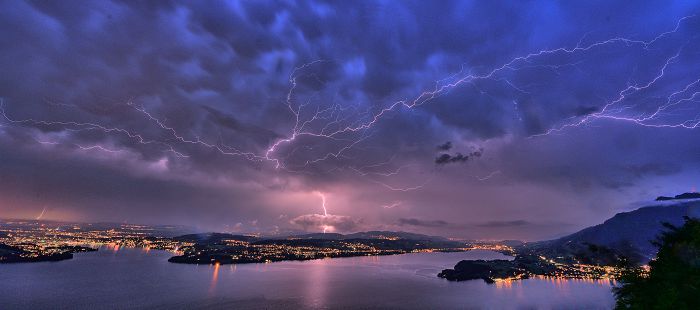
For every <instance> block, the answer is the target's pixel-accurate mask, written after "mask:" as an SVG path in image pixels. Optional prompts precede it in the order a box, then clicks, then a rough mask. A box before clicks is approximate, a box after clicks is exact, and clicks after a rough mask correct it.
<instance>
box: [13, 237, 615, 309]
mask: <svg viewBox="0 0 700 310" xmlns="http://www.w3.org/2000/svg"><path fill="white" fill-rule="evenodd" d="M170 256H172V254H171V253H168V252H164V251H157V250H146V249H134V248H121V249H116V248H113V247H102V248H100V250H99V251H98V252H92V253H80V254H75V257H74V259H72V260H66V261H61V262H42V263H27V264H6V265H0V308H1V309H144V308H148V309H210V308H213V309H351V308H353V309H354V308H362V309H385V308H399V309H609V308H612V307H613V305H614V298H613V295H612V293H611V290H610V289H611V284H610V283H609V282H607V281H593V280H553V279H528V280H524V281H514V282H509V283H497V284H491V285H488V284H486V283H484V282H483V281H481V280H476V281H466V282H449V281H446V280H444V279H440V278H437V276H436V274H437V273H438V272H439V271H441V270H442V269H444V268H451V267H453V266H454V265H455V264H456V263H457V262H459V261H460V260H462V259H498V258H501V259H508V257H507V256H504V255H502V254H500V253H496V252H490V251H471V252H459V253H417V254H404V255H393V256H375V257H353V258H335V259H322V260H313V261H303V262H278V263H270V264H246V265H221V266H206V265H183V264H173V263H168V262H167V259H168V258H169V257H170Z"/></svg>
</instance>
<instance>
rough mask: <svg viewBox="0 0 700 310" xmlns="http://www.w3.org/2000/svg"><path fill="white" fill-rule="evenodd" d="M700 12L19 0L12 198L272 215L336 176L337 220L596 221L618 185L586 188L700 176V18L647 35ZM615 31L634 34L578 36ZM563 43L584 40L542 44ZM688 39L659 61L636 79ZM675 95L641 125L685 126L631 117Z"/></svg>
mask: <svg viewBox="0 0 700 310" xmlns="http://www.w3.org/2000/svg"><path fill="white" fill-rule="evenodd" d="M697 12H700V4H698V3H695V2H652V3H645V5H638V4H634V3H627V2H614V1H592V2H588V3H586V5H581V4H580V3H572V2H552V1H534V2H517V3H511V2H494V1H481V2H468V1H445V2H441V3H440V4H439V5H437V4H435V3H433V2H429V1H406V2H365V1H360V2H355V1H347V2H332V1H329V2H326V1H295V2H278V1H248V2H227V1H221V2H219V1H214V2H207V3H199V2H185V1H159V2H152V3H151V2H136V1H100V2H89V3H83V2H78V1H62V2H60V4H58V3H56V2H51V1H10V2H7V3H4V4H3V9H2V10H0V45H1V46H3V48H2V49H0V68H3V74H2V75H0V97H1V98H2V99H3V112H5V113H4V115H2V116H5V117H6V118H5V117H2V116H0V147H1V149H0V154H2V159H3V160H0V181H1V182H2V184H3V188H5V189H7V188H12V190H11V191H10V190H6V191H5V192H4V193H3V199H5V197H9V198H6V199H8V200H10V199H11V200H13V201H15V202H16V203H13V205H14V207H12V210H13V211H12V212H11V215H13V216H14V215H16V216H25V214H24V213H22V212H23V211H22V210H23V209H22V208H20V207H18V206H20V205H22V203H21V202H22V201H31V204H27V205H32V206H34V205H42V204H60V205H65V206H71V207H70V208H69V209H70V210H72V211H73V213H71V214H72V215H71V216H73V217H76V218H77V217H80V214H90V216H84V217H85V218H99V219H110V218H113V217H115V214H116V215H120V214H122V213H123V214H127V213H130V214H134V216H133V217H134V220H138V219H139V218H141V219H144V220H148V221H155V220H157V218H158V216H157V215H158V214H171V216H170V217H169V218H167V219H166V218H164V219H163V221H174V222H178V221H179V222H188V221H191V220H192V219H193V218H199V219H201V222H202V223H212V224H217V225H218V224H231V223H238V222H241V223H248V222H250V221H252V220H254V219H259V221H260V222H259V223H258V224H257V225H256V227H262V226H264V225H268V226H270V225H278V224H279V225H282V224H289V223H287V221H285V223H279V222H275V220H273V219H275V218H277V217H278V215H279V213H281V212H284V213H285V214H289V215H290V218H294V217H295V216H299V215H303V214H309V213H311V212H313V210H311V209H310V208H317V207H318V206H317V204H316V203H317V201H316V200H314V199H317V197H315V196H314V195H312V194H310V193H312V192H314V191H317V190H323V191H325V192H328V193H331V194H334V195H335V201H334V203H335V204H336V205H334V207H335V208H336V209H333V212H334V213H337V214H347V215H348V216H349V217H350V218H343V217H340V218H336V217H334V219H335V220H334V221H333V222H332V223H330V224H333V225H331V226H334V227H335V226H337V227H338V229H348V230H352V229H354V228H358V227H360V226H353V224H352V223H353V221H352V220H351V218H355V217H358V216H359V215H362V217H363V218H371V220H372V221H374V222H373V223H371V224H372V225H375V226H381V225H395V224H396V223H397V219H398V218H401V219H403V225H410V226H413V227H415V228H416V229H420V228H421V227H429V228H430V227H432V228H435V229H436V231H437V232H439V231H440V229H442V228H445V227H444V226H450V225H442V223H439V221H438V222H434V221H424V220H421V218H423V217H426V218H432V217H433V216H435V214H439V216H440V217H442V218H465V217H472V216H474V217H475V218H474V220H475V221H478V220H479V219H480V218H481V219H491V218H494V216H496V214H488V212H487V211H483V210H493V212H498V213H501V214H512V212H517V211H518V210H519V209H520V208H524V207H522V205H528V207H529V208H531V209H532V210H533V211H540V212H542V214H541V215H542V216H545V215H546V216H553V217H561V218H564V219H567V220H568V218H566V217H567V216H574V215H572V214H576V216H578V217H579V218H580V221H581V222H584V221H587V223H588V222H594V221H593V220H594V219H595V220H600V219H602V218H604V217H606V216H607V215H609V214H604V213H603V212H598V211H600V210H599V209H596V208H607V209H606V210H605V211H606V212H608V213H609V212H610V210H612V207H611V205H612V204H613V203H619V200H615V199H610V198H607V199H608V200H606V201H595V202H591V201H587V200H585V197H583V196H584V194H586V195H589V196H586V197H609V193H610V191H613V192H614V193H616V195H623V196H625V198H629V199H641V198H642V197H641V196H642V194H641V193H650V192H652V191H655V190H659V188H657V187H659V186H666V187H670V188H663V189H664V190H666V191H672V190H674V189H676V188H686V187H688V186H686V185H687V184H686V183H689V182H690V180H693V179H697V176H696V175H693V174H694V171H698V170H697V168H698V165H699V164H700V161H699V160H698V157H697V154H698V153H700V149H699V148H700V138H699V137H700V136H698V135H697V132H696V130H697V129H696V130H692V129H687V128H680V127H683V126H685V127H692V125H693V124H695V123H694V122H693V121H692V119H694V115H697V114H698V110H697V105H696V104H695V103H696V102H695V101H696V99H697V98H695V97H693V96H691V95H692V94H693V93H695V92H697V91H700V89H699V88H698V84H692V83H693V81H695V80H696V79H697V78H698V76H697V72H698V70H699V69H700V61H698V54H697V53H694V52H693V51H695V50H698V49H699V48H700V40H698V38H697V36H696V34H697V33H698V30H699V29H700V18H689V19H685V20H683V21H682V23H680V24H678V25H679V27H678V29H676V30H677V31H674V32H672V33H667V35H664V36H662V37H659V38H658V39H657V40H655V41H654V42H653V44H651V45H644V44H639V41H640V40H647V41H648V40H652V39H653V38H655V37H656V36H658V35H659V34H662V33H666V32H668V31H670V30H674V27H676V25H677V22H678V20H679V19H680V18H681V17H683V16H689V15H692V14H696V13H697ZM620 37H626V38H630V40H629V41H619V42H617V41H616V42H613V43H610V44H602V45H596V46H595V47H594V48H588V49H583V48H581V47H585V46H588V45H590V44H592V43H593V42H597V41H601V40H606V39H608V38H620ZM635 42H636V43H635ZM576 46H579V49H574V48H575V47H576ZM557 47H564V48H566V49H568V50H569V51H571V52H565V51H563V50H558V51H556V52H543V53H539V52H538V51H541V50H542V49H545V48H550V49H554V48H557ZM675 54H678V56H677V57H676V58H674V59H673V61H670V62H669V66H668V68H666V70H664V76H663V77H662V78H659V79H658V83H655V84H654V85H652V86H651V87H645V88H643V89H642V90H640V91H636V90H635V91H632V89H636V88H634V87H632V88H631V89H630V90H629V91H623V90H625V89H626V88H628V87H630V86H631V85H637V88H639V85H645V84H646V83H649V82H650V81H652V80H654V77H656V76H657V75H658V74H659V70H660V69H661V68H662V67H663V66H664V64H665V63H666V61H667V60H668V59H669V57H671V56H673V55H675ZM523 55H535V56H532V57H529V58H528V59H526V60H524V59H522V58H520V60H517V59H518V58H516V57H518V56H523ZM514 59H516V60H515V61H513V60H514ZM474 77H476V78H474ZM454 84H459V86H458V87H449V86H448V85H454ZM686 86H688V88H687V92H683V93H678V91H679V90H682V89H684V88H685V87H686ZM436 90H437V91H438V92H437V93H436V95H432V94H430V92H431V91H436ZM443 90H444V91H443ZM621 91H622V93H621ZM421 94H423V95H421ZM621 94H622V95H623V96H622V97H624V98H621ZM427 99H429V100H427ZM674 99H679V100H680V99H682V100H680V101H676V100H674ZM616 100H620V101H619V104H614V105H612V106H608V104H609V103H611V102H615V101H616ZM396 102H401V103H404V104H396ZM666 103H673V104H672V105H669V106H667V107H666V108H665V109H664V110H663V111H662V112H663V113H661V116H662V118H661V119H658V120H655V122H651V123H650V124H646V125H651V126H655V125H658V126H663V125H667V124H668V123H674V124H682V125H683V126H676V127H678V128H668V126H666V128H652V127H644V126H640V125H639V124H638V123H636V122H632V121H626V120H625V118H626V117H627V118H629V117H638V116H640V115H641V116H643V115H649V114H650V113H653V112H654V111H655V110H656V108H658V107H659V106H660V105H664V104H666ZM414 104H415V105H414ZM600 113H606V114H605V116H606V117H600V118H590V119H586V117H590V116H595V115H598V114H600ZM378 115H380V116H378ZM689 115H690V116H692V117H689ZM689 119H690V120H689ZM297 120H299V121H298V122H297ZM367 124H372V125H371V126H369V125H367ZM565 124H571V125H574V126H568V127H567V126H564V125H565ZM347 128H351V129H352V130H346V131H343V129H347ZM553 128H555V129H557V128H561V129H562V130H555V131H551V132H550V130H551V129H553ZM336 131H341V132H342V133H341V134H337V135H334V136H332V137H328V136H327V134H328V133H329V132H336ZM300 132H305V133H307V134H299V133H300ZM547 132H550V134H548V135H546V136H542V137H533V135H538V134H543V133H547ZM447 139H449V140H450V141H449V142H447V143H444V144H442V145H439V146H437V151H438V152H439V154H438V157H437V158H435V160H434V163H432V162H427V161H426V158H433V157H434V156H435V155H436V153H435V152H436V146H435V144H436V143H435V141H445V140H447ZM275 142H278V143H277V144H276V147H275V148H274V150H273V151H270V150H271V145H273V143H275ZM462 145H479V146H482V145H483V146H484V147H485V148H488V149H489V152H488V153H487V154H483V156H482V151H481V150H477V151H467V150H460V151H462V153H458V152H455V151H456V150H455V148H456V147H454V146H462ZM475 157H481V158H480V160H478V161H473V162H472V163H470V164H469V165H465V169H459V170H460V171H452V170H457V169H452V170H450V169H436V168H435V165H436V164H437V165H439V166H443V165H446V164H449V163H464V162H467V161H470V159H473V158H475ZM76 171H78V172H76ZM396 171H399V173H395V172H396ZM465 171H466V172H465ZM494 171H499V173H498V175H497V176H496V177H493V178H487V179H483V178H482V177H481V176H487V175H492V173H493V172H494ZM482 179H483V180H482ZM428 181H429V182H428ZM659 184H662V185H659ZM417 185H419V186H417ZM412 188H420V190H419V191H415V190H405V189H412ZM504 188H507V189H508V190H509V191H512V193H509V195H505V194H503V193H501V191H503V190H504ZM487 193H488V194H487ZM305 194H308V196H309V197H306V196H304V195H305ZM298 196H304V197H305V198H299V197H298ZM651 196H652V197H655V196H658V195H656V194H653V195H651ZM270 197H274V198H270ZM283 197H284V198H283ZM290 197H293V198H294V199H297V200H295V201H296V205H299V206H298V208H299V209H298V210H297V209H288V205H289V204H288V203H287V202H286V201H287V199H292V198H290ZM600 199H603V198H600ZM349 201H353V203H350V202H349ZM355 201H358V202H357V203H354V202H355ZM387 201H406V203H405V204H402V208H397V209H396V210H391V211H395V212H397V213H398V212H399V211H400V212H405V213H401V214H396V215H385V214H381V215H374V214H375V213H378V212H377V211H376V210H375V209H372V208H373V207H376V206H381V205H386V202H387ZM553 201H556V203H553ZM477 202H478V203H477ZM0 203H4V201H0ZM552 205H556V206H557V207H558V208H562V209H554V207H551V206H552ZM403 206H406V207H405V208H404V207H403ZM409 206H412V207H409ZM591 206H597V207H591ZM285 208H287V209H285ZM39 209H41V208H39ZM381 209H382V211H386V212H389V210H385V209H384V208H381ZM398 209H401V210H398ZM24 210H28V208H24ZM52 210H54V209H53V208H52ZM397 210H398V211H397ZM545 210H546V212H545ZM122 211H123V212H122ZM589 211H590V212H589ZM594 211H595V212H594ZM27 212H29V211H27ZM577 212H581V213H577ZM586 212H589V213H586ZM545 213H546V214H545ZM67 216H68V215H66V217H67ZM117 217H118V216H117ZM115 220H121V219H120V218H115ZM324 220H326V221H327V220H329V219H319V218H318V217H317V216H313V215H309V216H306V217H303V216H302V218H298V220H297V221H296V222H295V223H293V224H294V225H298V226H305V227H308V228H309V229H312V227H316V228H318V225H317V224H319V223H321V224H323V223H324V222H323V221H324ZM413 220H415V222H414V223H416V225H413V224H411V222H412V221H413ZM368 221H370V220H369V219H368ZM421 223H422V224H426V223H427V224H428V225H419V224H421ZM431 223H432V226H431ZM355 224H357V223H355ZM325 225H329V223H325ZM363 225H365V226H371V225H370V223H366V224H363ZM365 226H361V227H365ZM524 226H527V225H524ZM353 227H354V228H353ZM447 228H450V227H447ZM447 228H445V229H447ZM483 228H486V227H483ZM511 228H514V229H516V228H519V226H513V227H511ZM520 228H522V227H520ZM553 229H554V228H547V227H545V228H542V229H541V232H540V233H542V234H544V233H545V232H547V231H551V230H553ZM513 231H515V230H513ZM532 233H533V235H534V234H535V233H537V232H535V231H534V230H533V232H532ZM515 237H517V236H515Z"/></svg>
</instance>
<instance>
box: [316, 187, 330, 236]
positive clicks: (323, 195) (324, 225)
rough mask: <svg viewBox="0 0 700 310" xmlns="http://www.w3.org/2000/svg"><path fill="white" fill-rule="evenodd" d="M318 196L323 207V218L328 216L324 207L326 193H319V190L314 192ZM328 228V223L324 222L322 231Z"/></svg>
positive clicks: (324, 231)
mask: <svg viewBox="0 0 700 310" xmlns="http://www.w3.org/2000/svg"><path fill="white" fill-rule="evenodd" d="M314 194H316V195H317V196H318V197H320V198H321V207H322V208H323V218H324V219H326V218H328V209H326V195H325V194H323V193H321V192H314ZM328 228H330V227H329V226H328V225H326V224H325V223H324V224H323V233H324V234H325V233H326V231H328Z"/></svg>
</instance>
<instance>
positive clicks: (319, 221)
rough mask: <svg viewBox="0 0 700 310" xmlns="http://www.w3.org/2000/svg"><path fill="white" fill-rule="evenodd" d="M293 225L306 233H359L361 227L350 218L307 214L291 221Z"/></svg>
mask: <svg viewBox="0 0 700 310" xmlns="http://www.w3.org/2000/svg"><path fill="white" fill-rule="evenodd" d="M289 223H291V224H292V225H295V226H298V227H300V228H302V229H303V230H305V231H325V230H326V229H328V230H329V231H338V232H351V231H357V230H358V229H359V228H360V227H361V226H360V223H359V221H356V220H354V219H353V218H351V217H349V216H342V215H331V214H329V215H323V214H305V215H300V216H298V217H295V218H293V219H291V220H290V221H289Z"/></svg>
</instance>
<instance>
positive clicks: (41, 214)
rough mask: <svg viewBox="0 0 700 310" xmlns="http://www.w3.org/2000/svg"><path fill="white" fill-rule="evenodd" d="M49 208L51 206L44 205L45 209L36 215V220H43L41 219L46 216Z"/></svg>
mask: <svg viewBox="0 0 700 310" xmlns="http://www.w3.org/2000/svg"><path fill="white" fill-rule="evenodd" d="M48 208H49V207H44V209H42V210H41V213H40V214H39V216H37V217H36V220H37V221H38V220H41V219H42V218H43V217H44V214H46V210H47V209H48Z"/></svg>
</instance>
